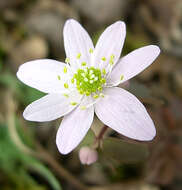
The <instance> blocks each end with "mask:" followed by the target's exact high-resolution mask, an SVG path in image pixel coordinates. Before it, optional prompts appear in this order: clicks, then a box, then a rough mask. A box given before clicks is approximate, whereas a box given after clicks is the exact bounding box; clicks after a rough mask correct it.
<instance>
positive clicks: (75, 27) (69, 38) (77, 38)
mask: <svg viewBox="0 0 182 190" xmlns="http://www.w3.org/2000/svg"><path fill="white" fill-rule="evenodd" d="M63 36H64V46H65V51H66V56H67V57H68V58H69V59H70V62H71V65H72V66H75V65H76V64H77V63H78V62H79V63H82V62H86V63H87V64H89V62H90V55H91V54H90V53H89V50H90V49H92V50H93V49H94V46H93V43H92V40H91V38H90V37H89V35H88V33H87V31H86V30H85V29H84V28H83V27H82V26H81V25H80V24H79V23H78V22H77V21H76V20H73V19H69V20H67V21H66V23H65V26H64V30H63ZM79 53H80V54H81V57H80V59H77V55H78V54H79Z"/></svg>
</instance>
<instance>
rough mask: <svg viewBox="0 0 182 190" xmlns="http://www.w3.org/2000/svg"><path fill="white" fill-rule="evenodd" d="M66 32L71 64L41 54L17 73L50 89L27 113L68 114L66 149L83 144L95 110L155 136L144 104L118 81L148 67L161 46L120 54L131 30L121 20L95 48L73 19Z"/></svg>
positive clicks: (63, 129) (141, 136)
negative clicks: (121, 55)
mask: <svg viewBox="0 0 182 190" xmlns="http://www.w3.org/2000/svg"><path fill="white" fill-rule="evenodd" d="M63 34H64V45H65V51H66V56H67V58H66V64H65V63H62V62H58V61H55V60H50V59H39V60H35V61H30V62H27V63H25V64H23V65H21V66H20V68H19V70H18V72H17V77H18V78H19V79H20V80H21V81H22V82H24V83H25V84H27V85H29V86H31V87H33V88H36V89H38V90H40V91H42V92H45V93H47V95H46V96H44V97H43V98H41V99H39V100H37V101H35V102H33V103H31V104H30V105H29V106H28V107H27V108H26V109H25V111H24V113H23V116H24V118H25V119H27V120H30V121H38V122H45V121H51V120H54V119H57V118H59V117H62V116H64V118H63V120H62V123H61V125H60V127H59V129H58V132H57V137H56V144H57V147H58V149H59V151H60V152H61V153H62V154H67V153H69V152H70V151H72V150H73V149H74V148H75V147H76V146H77V145H78V144H79V143H80V141H81V140H82V139H83V137H84V136H85V135H86V133H87V131H88V130H89V128H90V126H91V124H92V121H93V117H94V112H95V113H96V115H97V117H98V118H99V119H100V120H101V121H102V122H103V123H104V124H105V125H107V126H109V127H111V128H112V129H114V130H115V131H117V132H118V133H121V134H122V135H125V136H127V137H130V138H132V139H136V140H142V141H148V140H152V139H153V138H154V136H155V134H156V130H155V127H154V124H153V121H152V120H151V118H150V116H149V115H148V113H147V111H146V109H145V107H144V106H143V104H142V103H141V102H140V101H139V100H138V99H137V98H136V97H135V96H134V95H132V94H130V93H129V92H127V91H126V90H124V89H122V88H118V87H115V86H117V85H119V84H120V83H123V82H125V81H127V80H129V79H131V78H132V77H134V76H135V75H137V74H138V73H140V72H141V71H143V70H144V69H145V68H146V67H148V66H149V65H150V64H151V63H152V62H153V61H154V60H155V59H156V57H157V56H158V55H159V53H160V49H159V48H158V47H157V46H155V45H149V46H145V47H142V48H139V49H137V50H135V51H133V52H131V53H129V54H128V55H126V56H124V57H123V58H121V59H120V54H121V50H122V47H123V44H124V40H125V35H126V27H125V24H124V22H121V21H118V22H115V23H114V24H112V25H111V26H109V27H108V28H106V30H105V31H104V32H103V34H102V35H101V36H100V38H99V40H98V42H97V45H96V47H95V48H94V46H93V43H92V40H91V39H90V37H89V35H88V33H87V32H86V31H85V30H84V28H83V27H82V26H81V25H80V24H79V23H78V22H77V21H75V20H73V19H70V20H68V21H67V22H66V24H65V26H64V31H63ZM37 51H38V50H37Z"/></svg>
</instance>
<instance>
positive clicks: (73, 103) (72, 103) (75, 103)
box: [70, 102, 78, 106]
mask: <svg viewBox="0 0 182 190" xmlns="http://www.w3.org/2000/svg"><path fill="white" fill-rule="evenodd" d="M70 104H71V105H72V106H76V105H77V104H78V103H77V102H70Z"/></svg>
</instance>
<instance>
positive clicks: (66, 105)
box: [23, 92, 81, 122]
mask: <svg viewBox="0 0 182 190" xmlns="http://www.w3.org/2000/svg"><path fill="white" fill-rule="evenodd" d="M80 100H81V96H80V95H79V94H78V93H77V92H72V94H69V97H65V96H64V95H62V94H48V95H46V96H44V97H43V98H41V99H39V100H36V101H34V102H33V103H31V104H30V105H28V106H27V107H26V109H25V111H24V112H23V116H24V118H25V119H26V120H29V121H38V122H44V121H51V120H54V119H57V118H59V117H61V116H63V115H65V114H67V113H69V112H70V111H72V110H73V109H74V108H75V107H76V105H71V103H72V102H77V103H78V104H79V103H80Z"/></svg>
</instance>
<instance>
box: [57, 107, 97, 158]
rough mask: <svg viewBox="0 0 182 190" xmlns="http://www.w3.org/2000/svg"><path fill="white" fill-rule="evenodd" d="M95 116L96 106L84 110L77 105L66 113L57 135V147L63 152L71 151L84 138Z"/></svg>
mask: <svg viewBox="0 0 182 190" xmlns="http://www.w3.org/2000/svg"><path fill="white" fill-rule="evenodd" d="M93 117H94V108H93V106H91V107H90V108H88V109H85V110H82V109H80V107H77V108H76V109H75V110H73V111H72V112H71V113H69V114H68V115H66V116H65V117H64V118H63V120H62V122H61V125H60V127H59V129H58V132H57V136H56V144H57V147H58V149H59V151H60V153H62V154H68V153H69V152H71V151H72V150H73V149H74V148H75V147H76V146H77V145H78V144H79V143H80V142H81V140H82V139H83V138H84V136H85V135H86V133H87V131H88V130H89V128H90V126H91V124H92V121H93Z"/></svg>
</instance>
